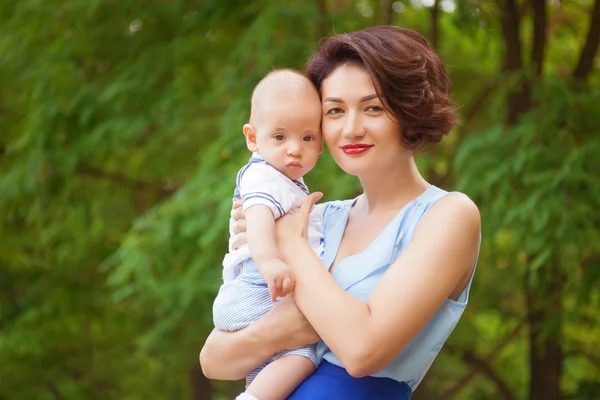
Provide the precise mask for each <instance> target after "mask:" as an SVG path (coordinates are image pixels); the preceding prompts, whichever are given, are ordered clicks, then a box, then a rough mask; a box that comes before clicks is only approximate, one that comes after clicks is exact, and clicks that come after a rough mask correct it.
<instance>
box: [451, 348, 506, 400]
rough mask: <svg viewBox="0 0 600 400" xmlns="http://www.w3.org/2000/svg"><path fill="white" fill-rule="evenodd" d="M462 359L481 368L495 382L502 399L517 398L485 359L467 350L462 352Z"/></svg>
mask: <svg viewBox="0 0 600 400" xmlns="http://www.w3.org/2000/svg"><path fill="white" fill-rule="evenodd" d="M462 359H463V360H464V361H465V362H466V363H467V364H470V365H472V366H473V367H475V368H477V369H479V370H481V371H482V372H483V373H484V374H485V375H486V376H487V377H488V378H489V379H490V380H492V382H494V383H495V384H496V388H497V389H498V394H499V398H501V399H504V400H517V397H516V396H515V395H514V394H513V391H512V389H511V388H510V387H509V386H508V384H507V383H506V382H504V380H503V379H502V378H500V377H499V376H498V375H497V374H496V372H495V371H494V369H493V368H492V366H491V365H490V364H488V363H487V362H486V361H485V360H483V359H481V358H478V357H477V356H476V355H475V354H473V353H472V352H471V351H469V350H467V351H465V352H464V353H463V355H462Z"/></svg>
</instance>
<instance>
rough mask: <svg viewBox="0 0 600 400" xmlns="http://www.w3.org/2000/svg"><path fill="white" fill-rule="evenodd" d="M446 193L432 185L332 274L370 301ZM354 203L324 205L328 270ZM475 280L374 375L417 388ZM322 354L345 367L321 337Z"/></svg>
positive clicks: (444, 340)
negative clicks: (391, 266)
mask: <svg viewBox="0 0 600 400" xmlns="http://www.w3.org/2000/svg"><path fill="white" fill-rule="evenodd" d="M447 194H448V192H446V191H445V190H442V189H440V188H438V187H436V186H429V187H428V188H427V190H425V192H423V193H422V194H421V195H420V196H419V197H417V198H416V199H414V200H413V201H411V202H410V203H408V204H407V205H406V206H405V207H404V208H403V209H402V210H401V211H400V212H399V213H398V215H396V217H395V218H394V220H393V221H392V222H390V223H389V225H388V226H387V227H386V228H384V230H383V231H382V232H381V233H380V234H379V236H378V237H377V238H376V239H375V240H374V241H373V243H371V244H370V245H369V247H368V248H367V249H366V250H365V251H363V252H362V253H359V254H356V255H353V256H349V257H347V258H345V259H344V260H342V261H341V262H340V263H339V264H338V265H337V266H336V267H335V269H334V270H333V278H334V279H335V280H336V281H337V283H338V284H339V285H340V286H341V287H342V288H343V289H344V290H346V291H347V292H348V293H350V294H351V295H353V296H354V297H356V298H358V299H360V300H361V301H364V302H366V301H367V299H368V297H369V295H370V294H371V292H372V291H373V289H374V288H375V286H376V285H377V283H378V282H379V279H380V278H381V277H382V275H383V274H384V273H385V271H386V270H387V269H388V267H389V266H390V265H391V264H392V263H393V262H394V261H395V260H396V259H397V258H398V256H400V254H402V252H403V251H404V250H405V249H406V248H407V247H408V245H409V243H410V241H411V238H412V234H413V232H414V230H415V228H416V226H417V225H418V223H419V221H421V219H422V218H423V216H424V215H425V213H426V212H427V211H428V210H429V209H430V208H431V206H433V204H434V203H435V202H436V201H438V200H439V199H441V198H442V197H444V196H446V195H447ZM355 201H356V199H353V200H345V201H333V202H329V203H325V204H324V208H323V230H324V236H325V253H324V255H323V263H324V264H325V266H326V267H327V269H329V268H331V264H332V263H333V261H334V259H335V256H336V254H337V251H338V249H339V246H340V243H341V240H342V236H343V234H344V230H345V228H346V223H347V221H348V215H349V213H350V209H351V208H352V205H353V204H354V202H355ZM473 272H475V268H473ZM472 280H473V275H471V278H470V279H469V282H468V283H467V286H466V287H465V289H464V290H463V292H462V293H461V295H460V297H459V299H458V300H457V301H454V300H451V299H447V300H446V301H445V302H444V304H443V305H442V306H441V307H440V309H439V310H438V311H437V313H436V314H435V315H434V316H433V318H432V319H431V320H430V321H429V322H428V323H427V325H426V326H425V327H424V328H423V330H422V331H421V332H420V333H419V334H418V335H417V336H416V337H415V338H414V339H413V340H412V341H411V342H410V343H409V344H408V345H407V346H406V347H405V348H404V350H402V352H401V353H400V354H399V355H398V356H397V357H396V358H395V359H394V360H393V361H392V362H391V363H390V364H389V365H388V366H387V367H385V368H384V369H383V370H381V371H379V372H377V373H376V374H373V376H375V377H386V378H391V379H394V380H397V381H399V382H405V383H406V384H408V386H410V388H411V389H412V390H413V391H414V390H415V388H416V387H417V385H418V384H419V382H421V380H422V379H423V376H424V375H425V373H426V372H427V370H428V369H429V367H430V366H431V364H432V363H433V360H434V359H435V357H436V356H437V354H438V353H439V351H440V349H441V348H442V346H443V344H444V343H445V342H446V339H448V336H450V333H452V330H453V329H454V327H455V326H456V324H457V322H458V320H459V319H460V317H461V315H462V313H463V311H464V309H465V307H466V305H467V300H468V297H469V288H470V287H471V282H472ZM317 356H318V359H319V360H320V359H322V358H324V359H325V360H327V361H329V362H330V363H332V364H335V365H337V366H340V367H343V365H342V363H341V362H340V360H338V358H337V357H336V356H335V355H334V354H333V353H332V352H331V351H330V350H329V349H328V348H327V345H325V343H323V342H322V341H321V342H319V344H318V348H317Z"/></svg>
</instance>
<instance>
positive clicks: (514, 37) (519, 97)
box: [501, 0, 531, 126]
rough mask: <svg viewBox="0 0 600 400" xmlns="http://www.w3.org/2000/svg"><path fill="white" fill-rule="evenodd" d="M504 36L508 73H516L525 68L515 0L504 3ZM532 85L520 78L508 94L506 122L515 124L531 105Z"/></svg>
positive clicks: (510, 124)
mask: <svg viewBox="0 0 600 400" xmlns="http://www.w3.org/2000/svg"><path fill="white" fill-rule="evenodd" d="M501 4H502V6H501V7H502V18H501V25H502V36H503V38H504V66H503V70H504V72H505V73H507V74H514V73H516V72H519V71H522V70H523V56H522V45H521V38H520V32H521V17H520V15H519V10H518V7H517V4H516V1H515V0H504V1H503V2H502V3H501ZM530 92H531V85H530V84H529V83H528V82H526V80H524V79H520V81H519V82H518V84H517V85H516V87H515V88H514V90H512V91H511V93H509V94H508V99H507V104H506V108H507V114H506V124H507V125H508V126H513V125H515V124H516V123H517V121H518V120H519V117H520V116H521V114H522V113H523V112H525V111H527V110H528V109H529V108H530V106H531V100H530Z"/></svg>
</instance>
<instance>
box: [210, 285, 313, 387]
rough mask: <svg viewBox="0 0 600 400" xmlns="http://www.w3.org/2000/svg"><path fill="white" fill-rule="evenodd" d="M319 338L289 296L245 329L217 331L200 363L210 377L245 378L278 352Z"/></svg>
mask: <svg viewBox="0 0 600 400" xmlns="http://www.w3.org/2000/svg"><path fill="white" fill-rule="evenodd" d="M318 340H319V336H317V333H316V332H315V330H314V329H313V328H312V326H311V325H310V324H309V323H308V321H307V319H306V318H305V317H304V315H303V314H302V312H300V309H299V308H298V307H297V306H296V303H295V302H294V299H293V298H292V297H291V296H287V297H285V298H284V299H282V300H281V301H280V302H279V303H277V304H276V305H275V307H273V308H272V309H271V310H270V311H269V312H268V313H267V314H266V315H265V316H264V317H263V318H261V319H260V320H258V321H256V322H254V323H252V324H250V325H249V326H248V327H247V328H245V329H242V330H240V331H236V332H223V331H219V330H216V329H215V330H213V331H212V333H211V334H210V335H209V337H208V338H207V339H206V343H205V344H204V347H203V348H202V351H201V352H200V365H201V366H202V372H203V373H204V375H205V376H206V377H207V378H209V379H220V380H238V379H243V378H245V377H246V376H248V374H249V373H250V372H251V371H252V370H253V369H254V368H256V367H258V366H259V365H262V364H264V363H265V362H266V361H267V360H268V359H269V358H270V357H271V356H272V355H273V354H275V353H276V352H277V351H279V350H282V349H297V348H300V347H303V346H306V345H307V344H312V343H316V342H317V341H318Z"/></svg>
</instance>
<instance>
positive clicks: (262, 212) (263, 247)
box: [213, 70, 323, 400]
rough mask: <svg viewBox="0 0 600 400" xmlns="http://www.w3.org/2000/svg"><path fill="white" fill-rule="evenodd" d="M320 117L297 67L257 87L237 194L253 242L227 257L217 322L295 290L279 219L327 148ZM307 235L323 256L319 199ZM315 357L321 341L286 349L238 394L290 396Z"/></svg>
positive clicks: (239, 318)
mask: <svg viewBox="0 0 600 400" xmlns="http://www.w3.org/2000/svg"><path fill="white" fill-rule="evenodd" d="M320 125H321V101H320V99H319V94H318V93H317V90H316V89H315V87H314V86H313V85H312V83H311V82H310V81H309V80H308V79H307V78H306V77H304V76H303V75H302V74H300V73H299V72H296V71H292V70H278V71H274V72H271V73H269V74H268V75H267V76H266V77H265V78H263V80H262V81H261V82H260V83H259V84H258V85H257V86H256V88H255V89H254V93H253V94H252V106H251V112H250V121H249V123H248V124H245V125H244V128H243V131H244V136H246V145H247V146H248V150H250V151H251V152H252V157H251V158H250V161H249V163H248V164H247V165H245V166H244V167H243V168H242V169H241V170H240V171H239V172H238V175H237V180H236V188H235V193H234V200H236V199H239V198H241V199H242V203H243V210H244V213H245V217H246V224H247V230H246V231H247V237H248V243H247V245H243V246H241V247H239V248H237V249H232V248H231V246H230V249H229V253H228V254H227V255H226V256H225V259H224V260H223V280H224V283H223V285H222V286H221V288H220V290H219V294H218V295H217V298H216V299H215V303H214V306H213V318H214V323H215V326H216V327H217V328H218V329H221V330H226V331H235V330H239V329H243V328H245V327H246V326H248V325H249V324H250V323H252V322H253V321H256V320H258V319H260V318H261V317H262V316H264V315H265V314H266V313H267V312H268V311H269V310H270V309H271V307H273V305H274V304H275V302H276V301H277V299H278V298H281V297H284V296H286V295H288V294H290V293H292V292H293V291H294V287H295V279H294V276H293V274H292V272H291V271H290V269H289V268H288V266H287V265H286V264H285V263H284V262H283V261H282V260H281V259H279V258H278V255H277V248H276V245H275V220H276V219H277V218H279V217H281V216H283V215H285V214H286V213H287V212H288V211H290V210H294V209H296V208H298V207H299V206H300V204H302V201H303V200H304V198H306V196H307V195H308V193H309V191H308V188H307V187H306V185H305V184H304V182H303V180H302V176H304V175H305V174H306V173H307V172H309V171H310V170H311V169H312V168H313V167H314V166H315V164H316V162H317V159H318V157H319V154H320V153H321V152H322V150H323V147H322V141H321V127H320ZM233 223H234V221H233V220H230V224H229V226H230V233H231V234H232V235H233V231H232V228H233ZM308 240H309V243H310V244H311V247H312V248H313V250H314V251H315V252H316V253H317V255H318V256H321V255H322V250H323V232H322V226H321V218H320V214H319V211H318V208H316V207H315V209H313V211H312V212H311V215H310V219H309V228H308ZM316 364H317V360H316V345H312V346H308V347H305V348H301V349H297V350H292V351H280V352H278V353H277V354H275V355H274V356H273V357H272V358H271V359H270V360H269V362H267V364H266V365H264V366H262V367H259V368H257V369H256V370H255V371H253V372H252V373H251V374H250V376H248V377H247V379H246V385H247V386H246V391H245V392H244V393H242V394H240V396H238V399H259V400H270V399H284V398H287V397H288V396H289V395H290V394H291V393H292V392H293V391H294V389H295V388H296V387H297V386H298V385H299V384H300V383H302V381H303V380H304V379H306V378H307V377H308V376H309V375H310V374H311V373H312V372H313V371H314V369H315V366H316ZM282 377H283V379H282Z"/></svg>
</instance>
